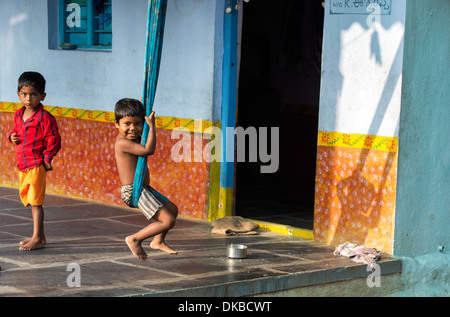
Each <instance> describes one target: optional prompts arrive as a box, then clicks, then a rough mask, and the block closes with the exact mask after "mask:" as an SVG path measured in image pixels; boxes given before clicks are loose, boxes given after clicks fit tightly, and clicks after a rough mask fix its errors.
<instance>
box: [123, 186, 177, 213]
mask: <svg viewBox="0 0 450 317" xmlns="http://www.w3.org/2000/svg"><path fill="white" fill-rule="evenodd" d="M120 191H121V194H122V200H123V202H124V203H125V205H127V206H128V207H131V208H135V207H134V206H133V205H131V196H132V193H133V185H125V186H122V188H121V190H120ZM168 202H169V199H167V198H166V197H164V196H163V195H162V194H160V193H158V192H157V191H156V190H155V189H154V188H152V187H150V186H144V187H143V188H142V193H141V198H139V202H138V208H139V210H140V211H141V212H142V213H143V214H144V216H145V217H147V219H148V220H150V219H151V218H152V217H153V216H154V215H155V214H156V213H157V212H158V211H159V210H160V209H161V208H162V207H164V206H165V205H166V204H167V203H168Z"/></svg>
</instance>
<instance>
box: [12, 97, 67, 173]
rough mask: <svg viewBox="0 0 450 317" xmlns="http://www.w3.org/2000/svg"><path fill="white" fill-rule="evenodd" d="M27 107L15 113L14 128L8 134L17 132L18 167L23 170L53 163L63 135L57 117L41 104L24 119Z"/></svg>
mask: <svg viewBox="0 0 450 317" xmlns="http://www.w3.org/2000/svg"><path fill="white" fill-rule="evenodd" d="M24 112H25V107H22V108H21V109H19V110H17V112H16V114H15V115H14V128H13V129H12V130H11V131H10V132H9V134H8V140H9V142H11V139H10V136H11V134H13V133H16V134H17V136H18V137H19V144H17V145H16V158H17V167H18V168H19V171H21V172H23V171H26V170H29V169H32V168H35V167H37V166H40V165H42V164H43V163H44V161H45V162H47V163H51V162H52V160H53V157H55V155H56V154H57V153H58V151H59V150H60V149H61V136H60V135H59V130H58V124H57V123H56V119H55V117H53V116H52V115H51V114H50V112H48V111H47V110H45V109H44V106H43V105H42V104H41V105H39V107H38V109H37V111H36V112H35V113H34V114H33V116H32V117H31V118H29V119H28V120H27V121H25V122H24V121H23V113H24Z"/></svg>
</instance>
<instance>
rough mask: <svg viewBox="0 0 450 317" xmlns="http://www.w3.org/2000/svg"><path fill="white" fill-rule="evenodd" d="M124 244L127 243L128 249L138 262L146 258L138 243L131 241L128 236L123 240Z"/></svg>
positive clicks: (134, 240)
mask: <svg viewBox="0 0 450 317" xmlns="http://www.w3.org/2000/svg"><path fill="white" fill-rule="evenodd" d="M125 242H126V243H127V245H128V248H130V250H131V252H132V253H133V255H134V256H135V257H136V258H138V259H140V260H146V259H147V258H148V255H147V253H145V251H144V249H143V248H142V245H141V242H140V241H137V240H136V239H133V238H132V237H131V236H129V237H126V238H125Z"/></svg>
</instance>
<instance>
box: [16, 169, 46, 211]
mask: <svg viewBox="0 0 450 317" xmlns="http://www.w3.org/2000/svg"><path fill="white" fill-rule="evenodd" d="M19 178H20V185H19V195H20V199H21V200H22V203H23V204H24V206H25V207H28V206H30V205H32V206H42V205H43V203H44V198H45V186H46V178H47V171H46V170H45V168H44V165H41V166H38V167H35V168H32V169H30V170H27V171H25V172H19Z"/></svg>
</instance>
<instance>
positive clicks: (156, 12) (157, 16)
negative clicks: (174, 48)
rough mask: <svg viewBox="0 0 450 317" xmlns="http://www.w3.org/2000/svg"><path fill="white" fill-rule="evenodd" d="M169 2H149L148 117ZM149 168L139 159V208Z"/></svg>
mask: <svg viewBox="0 0 450 317" xmlns="http://www.w3.org/2000/svg"><path fill="white" fill-rule="evenodd" d="M166 11H167V0H149V2H148V16H147V44H146V48H145V71H144V92H143V97H142V103H143V105H144V108H145V113H146V115H147V116H150V114H151V113H152V111H153V102H154V100H155V93H156V86H157V83H158V75H159V65H160V62H161V52H162V46H163V38H164V24H165V20H166ZM148 133H149V126H148V124H147V123H145V124H144V130H143V132H142V141H141V144H142V145H145V143H146V142H147V139H148ZM146 168H147V157H142V156H140V157H139V158H138V162H137V166H136V173H135V176H134V183H133V192H132V196H131V204H132V205H133V206H134V207H137V205H138V202H139V198H140V197H141V192H142V187H143V183H144V177H145V171H146Z"/></svg>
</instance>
